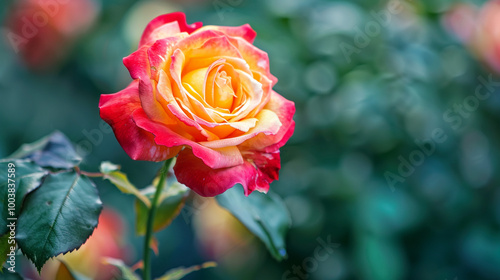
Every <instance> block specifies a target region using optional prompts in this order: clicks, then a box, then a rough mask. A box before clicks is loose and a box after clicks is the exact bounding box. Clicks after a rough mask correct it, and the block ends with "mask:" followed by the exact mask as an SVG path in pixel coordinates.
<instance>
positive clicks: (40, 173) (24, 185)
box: [0, 160, 47, 235]
mask: <svg viewBox="0 0 500 280" xmlns="http://www.w3.org/2000/svg"><path fill="white" fill-rule="evenodd" d="M9 164H14V165H15V166H14V167H13V168H12V169H13V171H14V172H8V170H9ZM11 174H14V175H12V176H11V178H10V179H11V180H13V181H10V183H12V182H13V183H14V184H15V189H16V192H15V212H11V213H9V201H8V199H9V196H8V194H9V192H8V190H9V188H8V184H9V177H8V176H9V175H11ZM46 175H47V171H45V170H43V169H42V168H40V167H38V166H37V165H36V164H34V163H32V162H30V161H26V160H12V161H9V160H2V161H0V235H1V234H4V233H6V232H7V230H8V228H7V223H8V218H15V217H18V216H19V212H20V209H21V206H22V203H23V200H24V197H25V196H26V195H27V194H28V193H30V192H32V191H33V190H35V189H36V188H38V187H39V186H40V184H41V183H42V179H43V177H45V176H46Z"/></svg>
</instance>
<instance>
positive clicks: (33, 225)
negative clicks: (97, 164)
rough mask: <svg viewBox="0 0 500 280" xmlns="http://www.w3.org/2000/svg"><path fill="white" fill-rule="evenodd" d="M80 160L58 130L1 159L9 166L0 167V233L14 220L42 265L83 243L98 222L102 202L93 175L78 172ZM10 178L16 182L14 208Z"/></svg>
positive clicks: (23, 245)
mask: <svg viewBox="0 0 500 280" xmlns="http://www.w3.org/2000/svg"><path fill="white" fill-rule="evenodd" d="M80 161H81V158H80V157H79V156H78V155H77V154H76V152H75V149H74V148H73V146H72V145H71V143H70V142H69V140H68V139H67V138H66V136H64V135H63V134H62V133H60V132H55V133H53V134H51V135H49V136H47V137H44V138H42V139H41V140H39V141H36V142H34V143H32V144H25V145H23V146H22V147H21V148H20V149H19V150H18V151H17V152H15V153H14V154H13V155H12V156H10V157H9V158H8V159H4V160H0V168H1V169H2V170H5V171H9V172H4V171H2V172H0V184H1V185H0V214H1V215H0V226H1V234H3V233H5V232H6V231H7V230H8V228H7V227H6V224H7V223H8V222H12V221H15V222H16V235H15V240H16V242H17V244H18V246H19V248H20V249H21V251H22V253H23V254H24V255H25V256H27V257H28V258H29V259H30V260H31V261H32V262H33V263H34V264H35V266H36V267H37V269H38V270H39V271H40V270H41V268H42V266H43V264H44V263H45V262H46V261H47V260H48V259H49V258H52V257H55V256H57V255H59V254H63V253H66V252H69V251H72V250H75V249H77V248H79V247H80V246H81V245H82V244H83V243H85V241H86V240H87V239H88V238H89V236H90V235H91V234H92V232H93V231H94V229H95V227H96V226H97V222H98V218H99V214H100V212H101V209H102V203H101V200H100V198H99V195H98V192H97V189H96V187H95V186H94V184H93V183H92V181H91V180H90V179H89V178H88V177H87V176H84V175H81V174H80V173H79V172H78V169H77V168H76V167H77V165H78V164H79V163H80ZM73 168H75V169H73ZM9 176H10V177H9ZM9 179H10V180H9ZM8 184H11V185H14V186H15V209H14V211H12V210H10V209H9V205H8V194H9V193H8V189H9V188H8ZM9 218H11V219H14V220H9ZM16 218H17V220H15V219H16ZM5 236H6V235H5ZM3 249H4V248H2V250H3ZM2 256H3V254H2Z"/></svg>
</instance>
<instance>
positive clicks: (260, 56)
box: [229, 38, 278, 86]
mask: <svg viewBox="0 0 500 280" xmlns="http://www.w3.org/2000/svg"><path fill="white" fill-rule="evenodd" d="M229 40H230V41H231V43H232V44H233V45H235V46H236V47H237V48H238V50H239V52H240V53H241V55H242V56H243V59H244V60H245V61H246V62H247V63H248V65H249V66H250V69H252V70H255V71H257V72H261V73H262V74H264V75H266V77H267V78H268V79H270V80H271V81H272V85H273V86H274V85H275V84H276V83H277V82H278V79H277V78H276V77H274V76H273V75H272V74H271V72H270V70H269V56H268V55H267V53H266V52H265V51H262V50H260V49H258V48H257V47H255V46H254V45H252V44H250V43H249V42H247V41H245V40H243V39H241V38H229Z"/></svg>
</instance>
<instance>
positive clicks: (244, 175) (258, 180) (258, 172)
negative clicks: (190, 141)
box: [174, 150, 280, 196]
mask: <svg viewBox="0 0 500 280" xmlns="http://www.w3.org/2000/svg"><path fill="white" fill-rule="evenodd" d="M249 156H250V158H249V160H245V161H244V163H243V164H240V165H237V166H234V167H229V168H220V169H213V168H210V167H209V166H207V165H205V164H204V163H203V161H201V160H200V159H198V158H197V157H196V156H194V155H193V153H192V152H191V151H190V150H183V151H181V152H180V153H179V157H178V158H177V162H176V164H175V166H174V172H175V176H176V177H177V180H178V181H179V182H180V183H182V184H184V185H186V186H188V187H189V188H191V189H192V190H194V191H195V192H196V193H198V194H199V195H201V196H216V195H219V194H221V193H223V192H225V191H226V190H227V189H229V188H232V187H233V186H234V185H236V184H241V185H243V188H244V190H245V195H247V196H248V195H249V194H250V193H251V192H252V191H254V190H258V191H261V192H267V191H268V190H269V183H271V182H272V181H273V180H276V179H278V171H279V169H280V157H279V152H277V153H271V154H261V153H251V154H249Z"/></svg>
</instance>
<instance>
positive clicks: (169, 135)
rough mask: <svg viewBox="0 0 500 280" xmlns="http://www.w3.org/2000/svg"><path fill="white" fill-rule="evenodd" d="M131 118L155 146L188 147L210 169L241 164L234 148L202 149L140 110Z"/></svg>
mask: <svg viewBox="0 0 500 280" xmlns="http://www.w3.org/2000/svg"><path fill="white" fill-rule="evenodd" d="M132 117H133V119H134V122H135V123H136V124H137V126H139V127H140V128H142V129H144V130H146V131H149V132H151V133H153V134H154V136H155V138H154V141H155V142H156V144H158V145H161V146H165V147H177V146H190V147H191V150H192V152H193V153H194V155H196V157H198V158H200V159H201V160H202V161H203V162H204V164H206V165H208V166H210V168H224V167H231V166H236V165H240V164H242V163H243V157H242V156H241V153H240V151H239V150H238V148H236V147H225V148H220V149H210V148H207V147H204V146H202V145H200V144H198V143H196V142H194V141H192V140H190V139H187V138H185V137H182V136H181V135H179V134H177V133H175V132H174V131H172V130H171V129H170V128H168V127H167V126H165V125H162V124H159V123H156V122H153V121H151V120H150V119H149V118H148V117H147V115H146V114H145V113H144V111H143V110H142V109H138V110H136V111H134V113H133V116H132Z"/></svg>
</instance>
